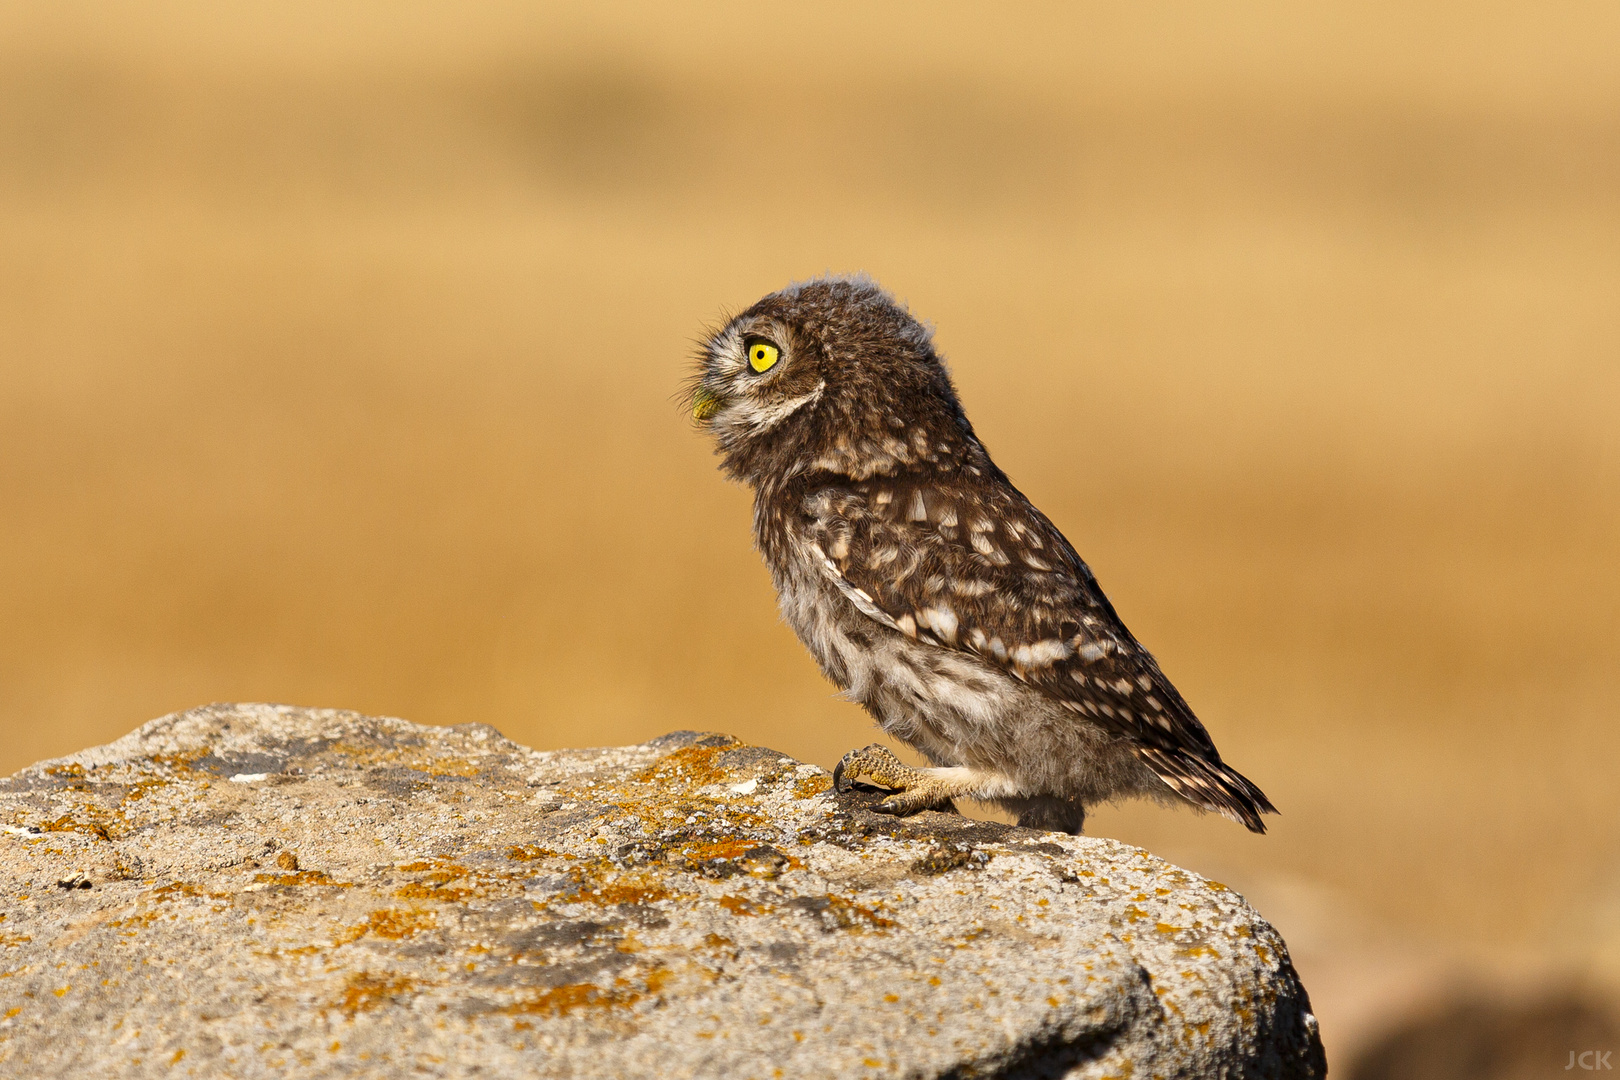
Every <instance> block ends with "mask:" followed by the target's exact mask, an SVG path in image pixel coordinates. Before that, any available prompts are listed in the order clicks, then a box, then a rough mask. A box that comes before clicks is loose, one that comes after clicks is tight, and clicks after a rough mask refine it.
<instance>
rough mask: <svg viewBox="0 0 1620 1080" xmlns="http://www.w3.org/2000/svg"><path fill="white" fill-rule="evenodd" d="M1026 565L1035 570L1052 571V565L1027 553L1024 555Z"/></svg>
mask: <svg viewBox="0 0 1620 1080" xmlns="http://www.w3.org/2000/svg"><path fill="white" fill-rule="evenodd" d="M1024 565H1025V566H1028V567H1030V568H1031V569H1035V570H1050V569H1052V564H1051V563H1049V562H1047V561H1046V560H1045V559H1040V558H1037V557H1035V556H1034V555H1031V554H1029V552H1027V551H1026V552H1025V553H1024Z"/></svg>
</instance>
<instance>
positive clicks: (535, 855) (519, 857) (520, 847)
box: [506, 844, 557, 862]
mask: <svg viewBox="0 0 1620 1080" xmlns="http://www.w3.org/2000/svg"><path fill="white" fill-rule="evenodd" d="M556 855H557V853H556V852H555V851H552V850H551V849H550V848H543V847H540V846H539V845H538V844H513V845H512V846H511V847H509V848H507V849H506V857H507V858H508V859H511V860H513V861H514V862H533V861H534V860H535V859H552V858H556Z"/></svg>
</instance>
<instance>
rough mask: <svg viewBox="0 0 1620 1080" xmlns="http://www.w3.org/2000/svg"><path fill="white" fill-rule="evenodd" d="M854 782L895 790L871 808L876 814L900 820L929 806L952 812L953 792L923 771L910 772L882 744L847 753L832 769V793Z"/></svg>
mask: <svg viewBox="0 0 1620 1080" xmlns="http://www.w3.org/2000/svg"><path fill="white" fill-rule="evenodd" d="M846 780H847V781H849V784H848V785H846V784H845V781H846ZM857 780H868V781H870V782H871V783H872V784H873V785H874V786H877V787H886V788H892V789H895V793H894V794H893V795H890V796H888V797H887V798H885V799H884V800H883V801H882V802H880V803H878V804H877V805H876V806H873V807H872V808H871V809H872V810H874V811H876V812H877V813H880V814H892V815H894V816H896V817H904V816H905V815H907V814H915V813H916V812H917V811H919V810H927V809H930V808H932V807H939V808H942V809H950V810H954V809H955V805H954V804H953V803H952V801H951V798H952V796H953V795H954V794H955V792H953V791H952V790H951V789H950V788H949V787H948V786H947V785H946V784H945V783H944V782H943V781H941V780H940V779H938V778H937V777H935V776H932V775H930V774H929V773H928V772H926V771H925V770H923V769H913V768H912V767H911V766H909V765H907V764H905V763H904V762H902V761H901V760H900V759H899V758H897V757H895V756H894V753H893V752H892V751H891V750H890V749H889V748H888V747H887V746H884V745H883V744H882V743H873V744H872V745H870V746H867V747H864V748H863V749H860V750H851V751H850V752H849V753H847V754H845V755H844V756H843V758H842V759H840V760H839V762H838V764H837V765H836V766H834V767H833V790H835V791H845V790H847V788H848V786H850V785H853V784H854V782H855V781H857Z"/></svg>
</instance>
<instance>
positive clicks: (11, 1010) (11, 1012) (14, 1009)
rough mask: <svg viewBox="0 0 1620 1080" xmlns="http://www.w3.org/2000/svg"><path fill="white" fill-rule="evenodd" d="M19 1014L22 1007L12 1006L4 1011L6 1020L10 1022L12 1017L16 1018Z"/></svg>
mask: <svg viewBox="0 0 1620 1080" xmlns="http://www.w3.org/2000/svg"><path fill="white" fill-rule="evenodd" d="M20 1012H22V1006H21V1005H13V1006H12V1007H11V1008H9V1009H7V1010H6V1019H7V1020H10V1019H11V1018H12V1017H13V1016H16V1015H17V1014H18V1013H20Z"/></svg>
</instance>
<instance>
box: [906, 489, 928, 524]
mask: <svg viewBox="0 0 1620 1080" xmlns="http://www.w3.org/2000/svg"><path fill="white" fill-rule="evenodd" d="M906 519H907V520H908V521H927V520H928V507H927V506H926V505H924V503H923V493H922V489H921V488H918V489H917V490H916V491H913V492H912V493H911V506H910V507H909V508H908V509H907V510H906Z"/></svg>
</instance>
